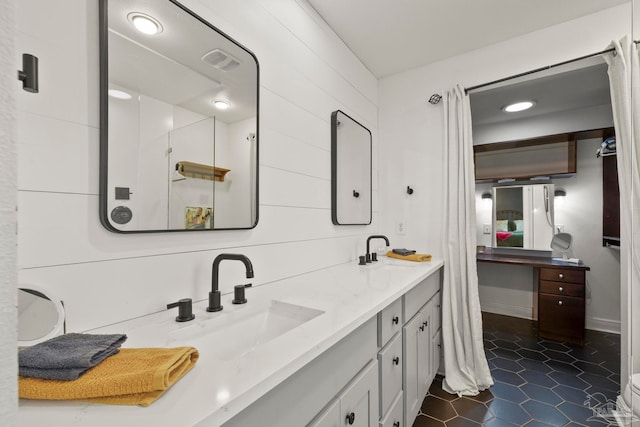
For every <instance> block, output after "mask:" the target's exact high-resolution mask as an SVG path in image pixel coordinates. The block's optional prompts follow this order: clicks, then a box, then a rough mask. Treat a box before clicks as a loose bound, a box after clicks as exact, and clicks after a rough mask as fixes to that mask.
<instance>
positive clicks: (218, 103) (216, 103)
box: [211, 99, 231, 110]
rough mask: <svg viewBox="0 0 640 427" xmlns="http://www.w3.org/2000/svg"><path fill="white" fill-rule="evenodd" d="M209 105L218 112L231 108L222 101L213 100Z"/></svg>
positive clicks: (227, 102)
mask: <svg viewBox="0 0 640 427" xmlns="http://www.w3.org/2000/svg"><path fill="white" fill-rule="evenodd" d="M211 103H212V104H213V106H214V107H216V108H217V109H218V110H226V109H227V108H229V107H231V104H230V103H229V101H225V100H224V99H214V100H212V101H211Z"/></svg>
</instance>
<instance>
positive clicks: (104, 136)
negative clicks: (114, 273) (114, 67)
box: [98, 0, 260, 234]
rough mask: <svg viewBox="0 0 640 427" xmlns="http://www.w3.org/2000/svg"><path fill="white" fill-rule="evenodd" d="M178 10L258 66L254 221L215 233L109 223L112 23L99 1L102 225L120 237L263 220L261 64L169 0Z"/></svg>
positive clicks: (105, 0)
mask: <svg viewBox="0 0 640 427" xmlns="http://www.w3.org/2000/svg"><path fill="white" fill-rule="evenodd" d="M166 1H168V2H170V3H172V4H174V5H175V6H177V7H178V8H180V9H182V10H183V11H185V12H186V13H188V14H189V15H191V16H192V17H194V18H195V19H197V20H198V21H200V22H201V23H203V24H204V25H206V26H207V27H209V28H211V29H212V30H213V31H215V32H216V33H218V34H219V35H221V36H222V37H225V38H226V39H227V40H229V41H230V42H232V43H234V44H235V45H237V46H238V47H240V48H241V49H243V50H244V51H245V52H247V53H248V54H249V55H251V57H252V58H253V60H254V61H255V63H256V200H255V204H256V206H255V212H256V216H255V221H254V223H253V224H252V225H251V226H249V227H236V228H212V229H166V230H119V229H117V228H115V227H114V226H113V225H112V224H111V222H110V221H109V212H108V203H107V194H108V188H109V187H108V182H109V181H108V180H109V157H108V155H109V127H108V125H109V97H108V93H107V92H108V89H109V43H108V33H109V22H108V21H109V20H108V6H109V0H99V7H98V29H99V30H98V31H99V52H100V54H99V57H100V62H99V70H100V71H99V73H100V80H99V82H100V91H99V92H100V94H99V96H100V104H99V105H100V150H99V151H100V153H99V156H100V165H99V168H100V172H99V174H100V175H99V197H98V199H99V212H100V223H101V224H102V225H103V226H104V227H105V228H106V229H107V230H109V231H111V232H114V233H119V234H133V233H164V232H169V233H172V232H185V231H186V232H195V231H223V230H251V229H253V228H255V227H256V226H257V225H258V220H259V218H260V215H259V209H260V138H259V134H260V63H259V62H258V58H257V57H256V55H255V54H254V53H253V52H251V51H250V50H249V49H247V48H246V47H244V46H243V45H242V44H240V43H238V42H237V41H236V40H235V39H233V38H232V37H230V36H229V35H228V34H226V33H225V32H223V31H221V30H220V29H218V28H216V27H215V26H213V25H212V24H210V23H209V22H207V21H206V20H205V19H203V18H202V17H200V16H199V15H198V14H196V13H195V12H193V11H192V10H190V9H188V8H187V7H185V6H183V5H182V4H180V3H179V2H177V1H176V0H166Z"/></svg>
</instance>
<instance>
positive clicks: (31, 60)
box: [18, 53, 38, 93]
mask: <svg viewBox="0 0 640 427" xmlns="http://www.w3.org/2000/svg"><path fill="white" fill-rule="evenodd" d="M18 80H20V81H22V89H24V90H26V91H27V92H31V93H38V57H37V56H33V55H30V54H28V53H23V54H22V70H18Z"/></svg>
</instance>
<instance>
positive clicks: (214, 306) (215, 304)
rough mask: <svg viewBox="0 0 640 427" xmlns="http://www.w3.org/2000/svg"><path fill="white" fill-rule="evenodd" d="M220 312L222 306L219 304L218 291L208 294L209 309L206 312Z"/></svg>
mask: <svg viewBox="0 0 640 427" xmlns="http://www.w3.org/2000/svg"><path fill="white" fill-rule="evenodd" d="M220 310H222V304H220V291H211V292H209V307H207V311H209V312H212V311H220Z"/></svg>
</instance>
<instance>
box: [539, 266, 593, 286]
mask: <svg viewBox="0 0 640 427" xmlns="http://www.w3.org/2000/svg"><path fill="white" fill-rule="evenodd" d="M540 280H551V281H554V282H569V283H580V284H584V271H583V270H573V269H570V268H567V269H564V268H541V269H540Z"/></svg>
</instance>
